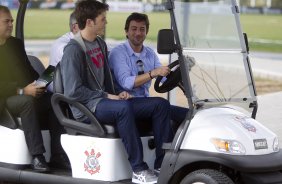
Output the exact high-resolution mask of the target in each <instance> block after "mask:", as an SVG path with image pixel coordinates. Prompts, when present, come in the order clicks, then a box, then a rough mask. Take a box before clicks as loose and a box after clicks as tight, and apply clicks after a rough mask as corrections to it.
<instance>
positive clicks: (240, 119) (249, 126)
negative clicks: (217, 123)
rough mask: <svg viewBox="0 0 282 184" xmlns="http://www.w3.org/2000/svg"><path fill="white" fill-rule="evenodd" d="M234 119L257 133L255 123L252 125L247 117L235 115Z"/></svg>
mask: <svg viewBox="0 0 282 184" xmlns="http://www.w3.org/2000/svg"><path fill="white" fill-rule="evenodd" d="M234 119H235V120H236V121H238V122H240V123H241V125H242V126H243V127H244V128H245V129H247V130H248V131H250V132H254V133H256V131H257V129H256V127H255V126H254V125H252V124H251V123H249V122H248V121H247V120H246V119H247V117H240V116H235V117H234Z"/></svg>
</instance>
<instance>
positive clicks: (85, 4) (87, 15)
mask: <svg viewBox="0 0 282 184" xmlns="http://www.w3.org/2000/svg"><path fill="white" fill-rule="evenodd" d="M107 10H109V5H108V4H105V3H101V2H99V1H96V0H82V1H78V3H77V4H76V8H75V18H76V20H77V23H78V27H79V29H80V30H82V29H84V28H85V25H86V20H87V19H92V20H94V19H95V18H96V17H98V16H99V15H100V14H101V13H103V12H104V11H107Z"/></svg>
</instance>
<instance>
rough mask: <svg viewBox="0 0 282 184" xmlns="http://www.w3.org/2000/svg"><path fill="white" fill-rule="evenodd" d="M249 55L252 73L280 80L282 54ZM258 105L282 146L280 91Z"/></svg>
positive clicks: (44, 47)
mask: <svg viewBox="0 0 282 184" xmlns="http://www.w3.org/2000/svg"><path fill="white" fill-rule="evenodd" d="M52 43H53V40H45V41H42V40H41V41H27V42H26V49H27V52H28V53H29V54H31V55H35V56H38V57H39V56H40V55H49V51H50V47H51V44H52ZM107 43H108V47H109V48H112V47H113V46H114V45H116V44H118V43H120V42H119V41H113V40H107ZM150 46H153V47H156V46H155V45H154V44H150ZM159 56H160V57H165V56H161V55H159ZM249 56H250V61H251V66H252V69H253V73H254V75H257V76H262V77H268V78H271V79H279V80H282V54H272V53H271V54H270V53H261V52H250V55H249ZM258 107H259V108H258V113H257V120H258V121H259V122H261V123H262V124H264V125H265V126H266V127H268V128H269V129H270V130H272V131H273V132H274V133H276V134H277V135H278V137H279V140H280V147H282V92H278V93H273V94H267V95H261V96H258Z"/></svg>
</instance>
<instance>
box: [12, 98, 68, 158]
mask: <svg viewBox="0 0 282 184" xmlns="http://www.w3.org/2000/svg"><path fill="white" fill-rule="evenodd" d="M6 107H7V109H8V110H9V111H10V112H11V113H12V114H13V115H14V116H17V117H20V118H21V123H22V129H23V131H24V135H25V140H26V143H27V147H28V150H29V152H30V154H31V155H38V154H43V153H44V152H45V148H44V145H43V139H42V135H41V129H42V128H44V129H45V128H47V129H49V130H50V135H51V154H52V155H54V154H62V153H64V150H63V148H62V146H61V143H60V136H61V134H62V133H65V130H64V128H63V127H62V126H61V125H60V124H59V122H58V120H57V118H56V116H55V114H54V112H53V109H52V106H51V94H50V93H45V94H44V95H42V96H41V97H39V98H34V97H32V96H28V95H16V96H11V97H8V98H7V100H6Z"/></svg>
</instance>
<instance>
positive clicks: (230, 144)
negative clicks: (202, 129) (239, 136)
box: [211, 138, 246, 155]
mask: <svg viewBox="0 0 282 184" xmlns="http://www.w3.org/2000/svg"><path fill="white" fill-rule="evenodd" d="M211 142H212V144H213V145H214V146H215V148H216V149H217V150H218V151H219V152H222V153H228V154H236V155H244V154H245V153H246V149H245V147H244V146H243V145H242V144H241V143H240V142H238V141H236V140H225V139H219V138H212V139H211Z"/></svg>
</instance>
